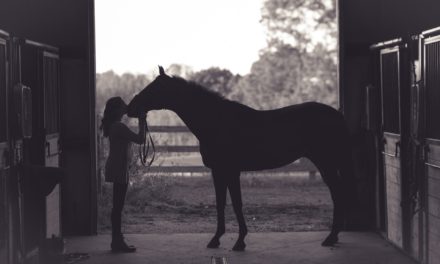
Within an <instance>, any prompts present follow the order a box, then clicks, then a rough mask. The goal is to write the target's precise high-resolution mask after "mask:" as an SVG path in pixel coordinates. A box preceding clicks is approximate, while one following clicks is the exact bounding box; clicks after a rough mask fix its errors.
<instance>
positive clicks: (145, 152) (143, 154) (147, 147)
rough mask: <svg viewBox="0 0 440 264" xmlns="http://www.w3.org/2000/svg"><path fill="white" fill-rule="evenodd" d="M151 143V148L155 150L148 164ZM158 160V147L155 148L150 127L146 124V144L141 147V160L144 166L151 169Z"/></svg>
mask: <svg viewBox="0 0 440 264" xmlns="http://www.w3.org/2000/svg"><path fill="white" fill-rule="evenodd" d="M147 134H148V140H147ZM150 142H151V148H152V149H153V154H152V157H151V160H150V161H148V162H147V157H148V153H149V152H150ZM155 158H156V147H155V146H154V142H153V138H151V133H150V132H149V131H148V125H147V123H146V122H145V134H144V143H143V144H142V145H141V146H139V159H140V160H141V163H142V165H144V166H146V167H151V165H152V164H153V162H154V159H155Z"/></svg>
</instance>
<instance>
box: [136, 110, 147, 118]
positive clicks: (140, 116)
mask: <svg viewBox="0 0 440 264" xmlns="http://www.w3.org/2000/svg"><path fill="white" fill-rule="evenodd" d="M138 118H139V119H143V120H145V119H146V118H147V114H146V113H145V112H144V111H141V112H140V113H139V116H138Z"/></svg>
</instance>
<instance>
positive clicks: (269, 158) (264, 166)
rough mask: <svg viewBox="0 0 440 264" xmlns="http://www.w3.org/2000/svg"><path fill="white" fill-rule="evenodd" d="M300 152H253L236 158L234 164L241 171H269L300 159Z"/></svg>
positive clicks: (301, 154)
mask: <svg viewBox="0 0 440 264" xmlns="http://www.w3.org/2000/svg"><path fill="white" fill-rule="evenodd" d="M303 155H304V154H303V153H302V152H301V151H294V150H291V151H285V150H284V151H283V150H278V151H266V152H265V151H259V150H257V151H253V152H247V153H246V152H245V153H242V154H241V155H240V156H237V157H236V163H238V166H239V167H240V169H241V170H242V171H257V170H269V169H275V168H279V167H282V166H285V165H288V164H290V163H292V162H294V161H295V160H297V159H299V158H301V157H302V156H303Z"/></svg>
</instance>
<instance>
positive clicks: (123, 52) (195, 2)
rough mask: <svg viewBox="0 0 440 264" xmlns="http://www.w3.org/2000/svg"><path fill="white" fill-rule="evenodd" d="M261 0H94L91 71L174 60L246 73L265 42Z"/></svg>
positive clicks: (137, 68) (143, 67) (142, 69)
mask: <svg viewBox="0 0 440 264" xmlns="http://www.w3.org/2000/svg"><path fill="white" fill-rule="evenodd" d="M262 4H263V0H124V1H120V0H95V23H96V25H95V26H96V71H97V72H98V73H102V72H105V71H108V70H113V71H115V72H116V73H119V74H122V73H125V72H130V73H134V74H139V73H148V72H149V71H151V70H153V69H155V68H157V65H162V66H164V67H165V68H166V67H168V66H169V65H170V64H173V63H178V64H184V65H188V66H191V67H192V68H193V69H194V70H195V71H199V70H202V69H206V68H209V67H212V66H216V67H220V68H223V69H229V70H230V71H231V72H233V73H235V74H241V75H244V74H247V73H249V71H250V68H251V66H252V63H253V62H255V61H256V60H257V59H258V54H259V50H261V49H262V48H264V47H265V46H266V38H265V29H264V27H263V26H262V25H261V24H260V22H259V21H260V18H261V13H260V12H261V7H262Z"/></svg>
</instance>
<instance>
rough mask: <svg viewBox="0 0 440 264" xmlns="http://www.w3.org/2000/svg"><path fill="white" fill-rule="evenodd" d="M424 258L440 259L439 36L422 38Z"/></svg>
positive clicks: (431, 262)
mask: <svg viewBox="0 0 440 264" xmlns="http://www.w3.org/2000/svg"><path fill="white" fill-rule="evenodd" d="M422 48H423V54H424V56H423V60H424V71H423V72H424V74H423V79H424V88H425V95H426V96H425V104H426V105H425V111H426V113H425V137H426V139H425V144H426V145H425V172H426V175H425V179H426V184H427V186H426V187H427V188H426V190H427V192H426V196H427V199H426V200H427V206H426V208H427V213H426V218H427V219H426V221H427V228H426V231H427V238H426V239H427V252H426V253H427V255H428V256H427V260H428V261H427V262H428V263H429V264H439V263H440V250H439V249H440V36H432V37H428V38H426V39H425V40H424V41H423V45H422Z"/></svg>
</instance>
